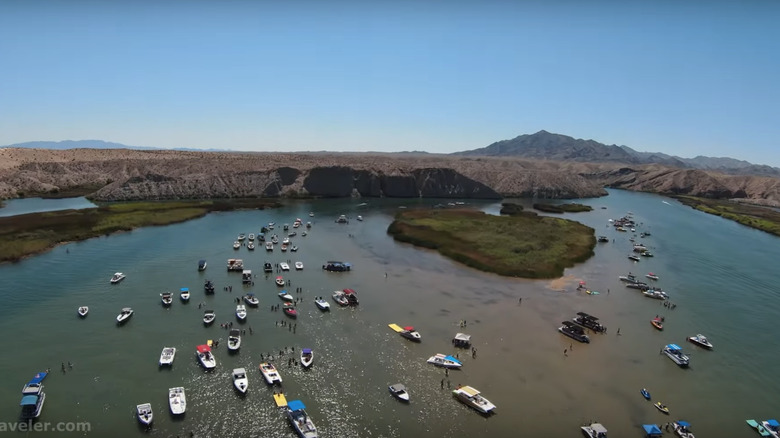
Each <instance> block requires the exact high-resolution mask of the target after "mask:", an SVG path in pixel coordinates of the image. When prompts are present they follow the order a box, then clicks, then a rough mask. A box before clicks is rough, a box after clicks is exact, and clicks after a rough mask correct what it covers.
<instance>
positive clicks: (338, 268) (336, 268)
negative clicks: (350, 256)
mask: <svg viewBox="0 0 780 438" xmlns="http://www.w3.org/2000/svg"><path fill="white" fill-rule="evenodd" d="M322 269H324V270H326V271H330V272H344V271H350V270H352V265H351V264H349V263H344V262H336V261H329V262H326V263H325V264H324V265H322Z"/></svg>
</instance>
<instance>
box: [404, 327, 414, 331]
mask: <svg viewBox="0 0 780 438" xmlns="http://www.w3.org/2000/svg"><path fill="white" fill-rule="evenodd" d="M404 330H406V331H407V332H413V331H414V327H412V326H410V325H407V326H406V327H404Z"/></svg>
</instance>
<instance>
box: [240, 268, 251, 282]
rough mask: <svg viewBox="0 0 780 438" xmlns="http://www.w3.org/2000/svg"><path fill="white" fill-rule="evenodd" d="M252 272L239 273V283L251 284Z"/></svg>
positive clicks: (249, 270) (248, 270)
mask: <svg viewBox="0 0 780 438" xmlns="http://www.w3.org/2000/svg"><path fill="white" fill-rule="evenodd" d="M252 282H253V280H252V270H251V269H244V270H243V271H241V283H243V284H252Z"/></svg>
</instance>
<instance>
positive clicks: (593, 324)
mask: <svg viewBox="0 0 780 438" xmlns="http://www.w3.org/2000/svg"><path fill="white" fill-rule="evenodd" d="M572 321H574V323H576V324H579V325H581V326H583V327H585V328H589V329H591V330H593V331H594V332H599V333H601V332H606V331H607V328H606V327H604V326H603V325H601V323H600V322H599V319H598V318H596V317H595V316H593V315H588V314H587V313H585V312H577V316H575V317H574V318H572Z"/></svg>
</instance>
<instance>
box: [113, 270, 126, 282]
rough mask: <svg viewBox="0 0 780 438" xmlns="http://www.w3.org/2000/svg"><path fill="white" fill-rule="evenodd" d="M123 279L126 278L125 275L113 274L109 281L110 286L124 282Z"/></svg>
mask: <svg viewBox="0 0 780 438" xmlns="http://www.w3.org/2000/svg"><path fill="white" fill-rule="evenodd" d="M125 277H126V275H125V274H123V273H121V272H117V273H116V274H114V276H113V277H111V280H110V281H111V284H117V283H119V282H120V281H122V280H124V279H125Z"/></svg>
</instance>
